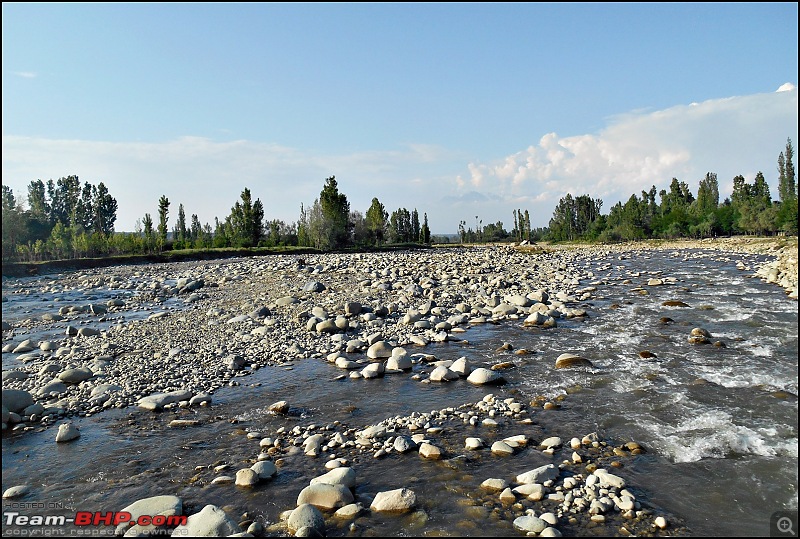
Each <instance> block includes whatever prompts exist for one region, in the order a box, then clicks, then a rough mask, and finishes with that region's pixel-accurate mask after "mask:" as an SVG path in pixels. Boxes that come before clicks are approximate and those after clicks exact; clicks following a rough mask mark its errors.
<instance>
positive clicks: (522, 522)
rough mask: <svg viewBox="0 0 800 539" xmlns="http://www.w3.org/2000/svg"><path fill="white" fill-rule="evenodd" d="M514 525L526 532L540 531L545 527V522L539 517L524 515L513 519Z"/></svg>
mask: <svg viewBox="0 0 800 539" xmlns="http://www.w3.org/2000/svg"><path fill="white" fill-rule="evenodd" d="M514 527H515V528H516V529H518V530H521V531H524V532H528V533H541V532H542V531H543V530H544V529H545V528H546V527H547V522H545V521H544V520H542V519H541V518H537V517H532V516H530V515H525V516H522V517H517V518H515V519H514Z"/></svg>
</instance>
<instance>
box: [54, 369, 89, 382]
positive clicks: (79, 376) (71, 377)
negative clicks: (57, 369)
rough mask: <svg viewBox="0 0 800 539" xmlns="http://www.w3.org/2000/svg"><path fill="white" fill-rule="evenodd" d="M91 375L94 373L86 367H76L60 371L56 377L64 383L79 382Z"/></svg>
mask: <svg viewBox="0 0 800 539" xmlns="http://www.w3.org/2000/svg"><path fill="white" fill-rule="evenodd" d="M92 376H94V373H93V372H92V370H91V369H89V368H88V367H77V368H75V369H67V370H65V371H64V372H62V373H60V374H59V375H58V379H59V380H61V381H62V382H64V383H65V384H79V383H80V382H83V381H84V380H88V379H89V378H91V377H92Z"/></svg>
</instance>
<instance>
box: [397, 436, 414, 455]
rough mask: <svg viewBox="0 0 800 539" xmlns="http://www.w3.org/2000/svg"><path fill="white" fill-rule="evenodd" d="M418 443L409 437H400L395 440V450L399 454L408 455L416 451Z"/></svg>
mask: <svg viewBox="0 0 800 539" xmlns="http://www.w3.org/2000/svg"><path fill="white" fill-rule="evenodd" d="M416 447H417V443H416V442H415V441H414V440H413V439H411V437H409V436H405V435H400V436H398V437H397V438H395V439H394V450H395V451H397V452H398V453H407V452H408V451H412V450H414V449H416Z"/></svg>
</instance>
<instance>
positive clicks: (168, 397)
mask: <svg viewBox="0 0 800 539" xmlns="http://www.w3.org/2000/svg"><path fill="white" fill-rule="evenodd" d="M190 398H192V393H191V391H188V390H185V389H178V390H176V391H170V392H169V393H153V394H152V395H148V396H147V397H143V398H141V399H139V401H138V403H137V404H138V406H139V408H142V409H143V410H151V411H157V410H162V409H163V408H164V406H166V405H168V404H174V403H176V402H180V401H188V400H189V399H190Z"/></svg>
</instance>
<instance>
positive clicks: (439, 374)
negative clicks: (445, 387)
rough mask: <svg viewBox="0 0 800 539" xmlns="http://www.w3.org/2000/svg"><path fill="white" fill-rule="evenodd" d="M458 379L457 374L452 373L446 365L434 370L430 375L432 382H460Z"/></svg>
mask: <svg viewBox="0 0 800 539" xmlns="http://www.w3.org/2000/svg"><path fill="white" fill-rule="evenodd" d="M458 378H459V376H458V373H457V372H453V371H451V370H450V369H448V368H447V367H445V366H444V365H439V366H438V367H436V368H435V369H433V372H431V375H430V379H431V382H449V381H451V380H458Z"/></svg>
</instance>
